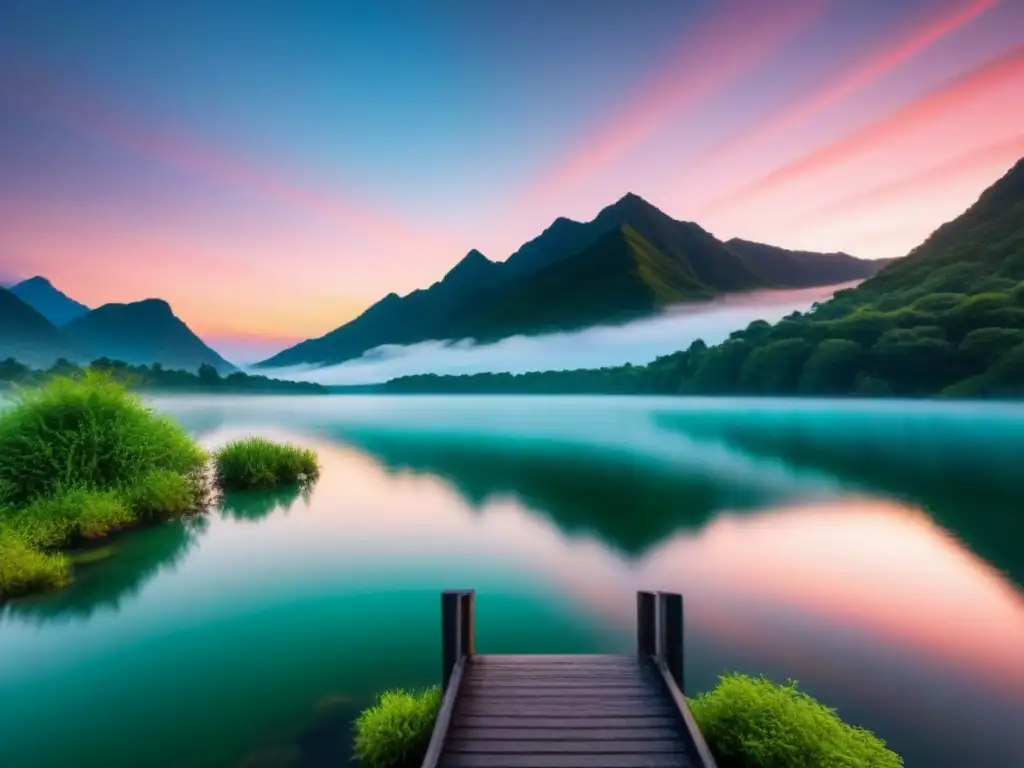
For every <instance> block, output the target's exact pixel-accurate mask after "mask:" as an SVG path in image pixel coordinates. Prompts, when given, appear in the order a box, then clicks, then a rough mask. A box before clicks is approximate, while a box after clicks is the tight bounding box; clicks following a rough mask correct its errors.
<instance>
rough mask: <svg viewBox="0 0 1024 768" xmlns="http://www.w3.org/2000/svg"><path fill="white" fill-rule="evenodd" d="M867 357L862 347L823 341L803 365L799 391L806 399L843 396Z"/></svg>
mask: <svg viewBox="0 0 1024 768" xmlns="http://www.w3.org/2000/svg"><path fill="white" fill-rule="evenodd" d="M866 357H867V354H866V350H865V349H864V346H863V345H862V344H858V343H857V342H856V341H848V340H847V339H826V340H825V341H823V342H821V343H820V344H819V345H818V346H817V347H816V348H815V350H814V352H813V353H812V354H811V356H810V358H808V360H807V362H806V363H804V367H803V371H802V372H801V374H800V384H799V391H800V392H802V393H803V394H807V395H845V394H849V393H850V391H851V390H852V389H853V386H854V382H856V380H857V375H858V374H859V373H860V372H861V369H862V368H863V366H864V362H865V359H866Z"/></svg>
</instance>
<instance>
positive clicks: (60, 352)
mask: <svg viewBox="0 0 1024 768" xmlns="http://www.w3.org/2000/svg"><path fill="white" fill-rule="evenodd" d="M82 354H83V353H82V350H81V348H80V347H79V346H78V345H76V344H75V342H74V341H72V340H71V339H70V338H69V337H68V336H67V335H66V334H65V333H64V332H63V331H62V330H61V329H60V328H57V327H56V326H55V325H54V324H53V323H51V322H50V321H49V320H47V319H46V318H45V317H43V316H42V315H41V314H40V313H39V312H38V311H36V310H35V309H33V308H32V307H31V306H29V305H28V304H26V303H25V302H24V301H22V300H21V299H20V298H18V297H17V296H16V295H15V294H14V293H12V292H11V291H9V290H7V289H6V288H0V359H6V358H9V357H13V358H14V359H16V360H18V361H19V362H22V363H25V364H27V365H32V366H35V367H49V366H50V365H51V364H52V363H53V362H54V361H55V360H57V359H58V358H61V357H64V358H67V359H69V360H74V361H78V360H81V359H82Z"/></svg>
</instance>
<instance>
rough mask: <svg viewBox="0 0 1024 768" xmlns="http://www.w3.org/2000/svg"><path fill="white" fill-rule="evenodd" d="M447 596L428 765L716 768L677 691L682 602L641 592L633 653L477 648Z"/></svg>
mask: <svg viewBox="0 0 1024 768" xmlns="http://www.w3.org/2000/svg"><path fill="white" fill-rule="evenodd" d="M474 623H475V619H474V596H473V593H472V592H466V591H462V592H447V593H445V594H444V595H443V596H442V638H443V645H444V654H443V660H442V672H443V677H442V679H443V681H444V683H445V685H444V689H445V690H444V697H443V699H442V706H441V712H440V714H439V716H438V718H437V724H436V726H435V729H434V734H433V737H432V739H431V743H430V746H429V748H428V751H427V757H426V759H425V760H424V762H423V768H477V767H479V768H484V767H485V766H486V768H715V762H714V758H713V757H712V756H711V754H710V751H709V750H708V748H707V744H705V742H704V739H703V737H702V736H701V734H700V731H699V730H698V729H697V725H696V723H695V722H694V720H693V716H692V715H691V714H690V711H689V708H688V705H687V703H686V700H685V698H684V697H683V695H682V683H683V650H684V649H683V609H682V598H681V597H680V596H679V595H676V594H672V593H664V592H659V593H653V592H641V593H638V595H637V651H638V653H637V655H635V656H627V655H576V656H573V655H541V654H537V655H519V656H480V655H476V654H475V653H474V651H475V648H474V640H473V625H474Z"/></svg>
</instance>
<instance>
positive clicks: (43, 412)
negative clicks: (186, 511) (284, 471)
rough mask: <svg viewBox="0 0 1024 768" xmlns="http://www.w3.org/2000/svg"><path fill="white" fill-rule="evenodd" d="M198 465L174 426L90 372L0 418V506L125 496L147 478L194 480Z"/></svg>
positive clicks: (59, 382)
mask: <svg viewBox="0 0 1024 768" xmlns="http://www.w3.org/2000/svg"><path fill="white" fill-rule="evenodd" d="M205 458H206V457H205V456H204V454H203V452H202V450H200V448H199V446H197V445H196V444H195V443H194V442H193V441H192V439H191V438H190V437H189V436H188V434H187V433H186V432H185V430H184V429H183V428H182V427H181V426H179V425H178V424H177V423H175V422H174V421H172V420H171V419H169V418H166V417H164V416H159V415H157V414H156V413H154V412H153V411H151V410H150V409H148V408H146V407H145V406H144V405H143V404H142V403H141V402H140V401H139V400H138V398H136V397H135V396H134V395H131V394H129V393H128V392H127V390H126V389H125V388H124V386H123V385H121V384H119V383H117V382H115V381H113V380H112V379H110V378H109V377H108V376H105V375H103V374H99V373H95V372H87V373H86V374H85V375H83V376H82V377H81V378H79V379H68V378H57V379H53V380H51V381H50V382H49V383H47V384H46V385H45V386H43V387H40V388H38V389H30V390H24V391H22V392H19V393H18V396H17V401H16V403H15V405H14V406H13V407H12V408H10V409H8V410H6V411H4V412H3V413H2V414H0V493H3V494H4V498H2V499H0V502H3V503H6V504H9V505H13V506H21V505H24V504H28V503H30V502H32V501H33V500H35V499H38V498H43V497H48V496H53V495H55V494H57V493H59V492H61V491H64V490H100V491H106V490H120V489H125V488H130V487H132V486H134V485H135V484H137V483H138V482H139V481H140V480H141V478H142V476H143V475H145V474H146V473H148V472H151V471H153V470H168V471H170V472H174V473H177V474H180V475H184V474H189V473H195V472H198V471H199V470H200V469H201V468H202V466H203V464H204V462H205Z"/></svg>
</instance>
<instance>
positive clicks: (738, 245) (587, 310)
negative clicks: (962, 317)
mask: <svg viewBox="0 0 1024 768" xmlns="http://www.w3.org/2000/svg"><path fill="white" fill-rule="evenodd" d="M889 261H890V260H874V261H872V260H867V259H858V258H855V257H853V256H850V255H848V254H845V253H812V252H807V251H789V250H786V249H784V248H778V247H775V246H771V245H764V244H761V243H752V242H748V241H745V240H738V239H734V240H729V241H728V242H722V241H720V240H718V239H717V238H715V237H714V236H713V235H711V234H710V233H709V232H707V231H705V230H704V229H702V228H701V227H700V226H698V225H697V224H694V223H691V222H684V221H676V220H675V219H673V218H671V217H670V216H668V215H666V214H665V213H663V212H661V211H660V210H658V209H657V208H656V207H654V206H653V205H651V204H650V203H648V202H647V201H646V200H644V199H642V198H640V197H638V196H637V195H634V194H628V195H626V196H625V197H623V198H622V199H620V200H619V201H618V202H616V203H614V204H613V205H610V206H608V207H607V208H604V209H603V210H602V211H601V212H600V213H599V214H598V215H597V217H595V218H594V220H593V221H589V222H578V221H572V220H571V219H566V218H559V219H557V220H555V222H554V223H553V224H552V225H551V226H550V227H548V228H547V229H546V230H544V232H542V233H541V234H540V235H538V236H537V237H535V238H534V239H533V240H531V241H529V242H528V243H526V244H525V245H523V246H522V247H521V248H520V249H519V250H518V251H516V252H515V253H514V254H512V255H511V256H510V257H509V258H508V259H507V260H506V261H504V262H494V261H491V260H489V259H488V258H486V257H485V256H484V255H483V254H481V253H480V252H479V251H476V250H473V251H470V252H469V253H468V254H467V255H466V256H465V257H464V258H463V259H462V260H461V261H460V262H459V263H458V264H456V265H455V266H454V267H453V268H452V269H451V270H450V271H449V272H448V273H447V274H446V275H445V276H444V278H442V279H441V280H440V281H439V282H436V283H434V284H433V285H432V286H430V287H429V288H426V289H420V290H416V291H413V292H412V293H410V294H408V295H407V296H398V295H397V294H394V293H390V294H388V295H387V296H385V297H384V298H383V299H381V300H380V301H378V302H377V303H376V304H374V305H373V306H371V307H370V308H369V309H367V310H366V311H365V312H364V313H363V314H361V315H360V316H359V317H357V318H356V319H354V320H352V321H351V322H348V323H346V324H345V325H343V326H341V327H340V328H337V329H335V330H333V331H331V332H330V333H328V334H326V335H324V336H321V337H320V338H316V339H310V340H308V341H304V342H301V343H300V344H297V345H295V346H294V347H291V348H289V349H286V350H284V351H283V352H280V353H278V354H276V355H274V356H273V357H271V358H270V359H268V360H265V361H263V362H262V363H259V364H258V366H260V367H267V368H271V367H283V366H294V365H309V364H313V365H326V364H336V363H342V362H344V361H346V360H351V359H354V358H357V357H359V356H360V355H362V354H363V353H364V352H366V351H368V350H370V349H373V348H374V347H378V346H381V345H384V344H415V343H417V342H422V341H428V340H437V339H466V338H471V339H474V340H477V341H493V340H496V339H500V338H504V337H507V336H512V335H516V334H535V333H542V332H547V331H557V330H570V329H575V328H582V327H586V326H590V325H597V324H609V323H617V322H623V321H626V320H629V319H632V318H636V317H641V316H644V315H649V314H652V313H654V312H657V311H659V310H660V309H661V308H663V307H666V306H668V305H671V304H676V303H680V302H689V301H704V300H708V299H712V298H714V297H716V296H719V295H721V294H724V293H733V292H737V291H749V290H756V289H770V288H780V289H781V288H808V287H813V286H822V285H834V284H838V283H843V282H848V281H851V280H860V279H864V278H868V277H871V276H872V275H874V274H875V273H876V272H877V271H878V270H880V269H881V268H882V267H883V266H885V265H886V264H887V263H889Z"/></svg>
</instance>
